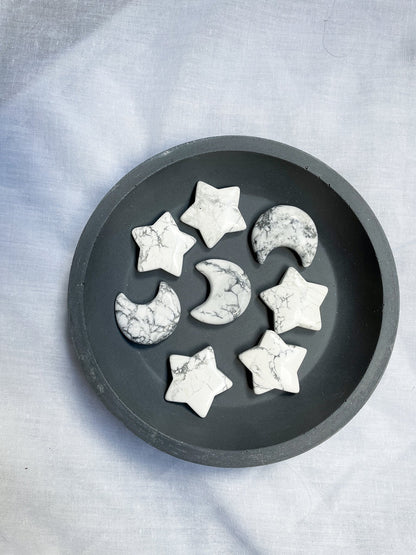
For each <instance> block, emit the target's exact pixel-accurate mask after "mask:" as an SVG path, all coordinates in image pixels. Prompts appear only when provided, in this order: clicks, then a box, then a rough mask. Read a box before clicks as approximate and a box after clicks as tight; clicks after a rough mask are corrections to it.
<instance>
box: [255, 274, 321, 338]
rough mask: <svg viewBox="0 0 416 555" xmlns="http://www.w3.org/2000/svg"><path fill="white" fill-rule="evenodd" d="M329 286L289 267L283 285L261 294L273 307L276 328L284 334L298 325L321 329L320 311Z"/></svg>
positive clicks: (266, 302)
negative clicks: (314, 281) (312, 281)
mask: <svg viewBox="0 0 416 555" xmlns="http://www.w3.org/2000/svg"><path fill="white" fill-rule="evenodd" d="M327 293H328V287H326V286H325V285H319V284H317V283H311V282H310V281H306V279H304V278H303V277H302V276H301V275H300V273H299V272H298V271H297V270H295V268H288V270H287V271H286V273H285V275H284V276H283V279H282V280H281V282H280V284H279V285H276V286H275V287H271V288H270V289H266V290H265V291H262V292H261V293H260V298H261V299H262V301H263V302H264V303H265V304H266V305H267V306H268V307H269V308H271V310H273V313H274V331H275V332H276V333H283V332H285V331H288V330H291V329H292V328H296V327H297V326H299V327H301V328H306V329H308V330H320V329H321V327H322V322H321V312H320V310H319V308H320V306H321V304H322V302H323V300H324V299H325V297H326V295H327Z"/></svg>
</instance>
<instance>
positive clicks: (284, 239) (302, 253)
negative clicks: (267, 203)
mask: <svg viewBox="0 0 416 555" xmlns="http://www.w3.org/2000/svg"><path fill="white" fill-rule="evenodd" d="M251 243H252V245H253V250H254V252H255V254H256V256H257V260H258V261H259V262H260V264H263V262H264V261H265V260H266V258H267V256H268V255H269V253H270V252H271V251H272V250H274V249H276V248H277V247H287V248H289V249H292V250H294V251H295V252H297V254H298V255H299V257H300V259H301V261H302V264H303V266H305V267H306V266H310V264H311V262H312V260H313V259H314V257H315V254H316V249H317V248H318V232H317V231H316V226H315V224H314V222H313V220H312V218H311V217H310V216H309V215H308V214H307V213H306V212H304V211H303V210H301V209H300V208H297V207H296V206H286V205H280V206H273V208H270V209H269V210H267V211H266V212H264V213H263V214H262V215H261V216H260V217H259V218H258V220H257V221H256V223H255V224H254V227H253V231H252V233H251Z"/></svg>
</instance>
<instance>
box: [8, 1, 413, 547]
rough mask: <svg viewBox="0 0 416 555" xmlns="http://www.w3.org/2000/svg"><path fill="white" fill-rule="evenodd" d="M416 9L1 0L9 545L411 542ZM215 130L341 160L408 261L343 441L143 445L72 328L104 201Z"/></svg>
mask: <svg viewBox="0 0 416 555" xmlns="http://www.w3.org/2000/svg"><path fill="white" fill-rule="evenodd" d="M415 10H416V5H415V2H413V1H407V0H402V1H398V0H390V1H388V0H378V1H374V2H364V1H360V0H356V1H348V0H346V1H341V0H339V1H337V2H335V1H333V0H328V1H323V0H319V1H316V0H315V1H310V0H304V1H290V0H286V1H279V2H277V1H272V0H270V1H268V0H252V1H250V0H245V1H238V0H234V1H231V0H229V1H186V0H182V1H172V0H169V1H168V0H166V1H161V0H147V1H141V2H133V1H130V2H129V1H121V0H118V1H114V0H113V1H111V2H100V1H98V0H96V1H93V0H90V1H88V0H79V1H76V0H70V1H66V2H53V1H50V0H45V1H42V2H40V1H36V0H35V1H12V0H8V1H7V0H2V2H1V7H0V18H1V24H0V25H1V36H0V39H1V47H0V48H1V57H2V59H1V66H0V67H1V80H0V89H1V99H2V102H1V107H0V172H1V173H0V175H1V177H0V187H1V196H0V215H1V219H0V260H1V270H0V271H1V274H0V275H1V288H0V295H1V316H0V318H1V320H0V331H1V360H0V388H1V403H0V434H1V436H0V440H1V442H0V472H1V480H0V551H1V552H2V553H17V554H26V553H27V554H36V553H41V554H43V553H46V554H48V553H88V554H104V553H128V554H130V553H132V554H133V553H138V552H141V553H195V552H198V553H319V554H328V555H332V554H333V553H335V552H337V550H339V549H342V550H343V552H344V553H377V554H378V553H399V554H407V553H411V552H414V551H415V549H416V541H415V529H416V505H415V493H416V491H415V490H416V488H415V486H416V476H415V465H416V440H415V425H416V376H415V366H416V364H415V360H416V346H415V324H414V315H415V311H416V301H415V298H416V296H415V286H416V280H415V271H416V267H415V246H416V241H415V239H416V231H415V227H416V225H415V209H416V197H415V182H416V163H415V157H416V140H415V137H416V112H415V90H416V89H415V85H416V16H415ZM217 134H248V135H257V136H262V137H267V138H271V139H276V140H278V141H282V142H285V143H288V144H290V145H293V146H296V147H298V148H301V149H303V150H305V151H307V152H309V153H311V154H313V155H315V156H317V157H318V158H320V159H321V160H323V161H324V162H326V163H327V164H329V165H330V166H332V167H333V168H334V169H336V170H337V171H338V172H339V173H341V174H342V175H343V176H344V177H345V178H346V179H347V180H349V181H350V183H352V184H353V186H354V187H355V188H356V189H357V190H358V191H359V192H360V193H361V194H362V195H363V196H364V198H365V199H366V200H367V202H368V203H369V204H370V206H371V207H372V208H373V210H374V211H375V213H376V215H377V217H378V218H379V220H380V222H381V224H382V225H383V227H384V229H385V231H386V234H387V236H388V238H389V240H390V243H391V245H392V248H393V251H394V254H395V258H396V262H397V266H398V271H399V278H400V286H401V297H402V312H401V323H400V328H399V334H398V338H397V342H396V346H395V350H394V352H393V355H392V358H391V361H390V364H389V366H388V369H387V371H386V374H385V376H384V377H383V379H382V381H381V383H380V385H379V387H378V389H377V390H376V392H375V394H374V395H373V396H372V398H371V399H370V401H369V402H368V404H367V405H366V406H365V407H364V408H363V409H362V410H361V412H360V413H359V414H358V415H357V416H356V417H355V418H354V420H353V421H352V422H351V423H350V424H349V425H348V426H347V427H345V428H344V429H343V430H342V431H340V432H339V433H338V434H336V436H334V437H333V438H331V439H330V440H328V441H327V442H325V443H324V444H322V445H321V446H319V447H317V448H315V449H313V450H312V451H310V452H308V453H306V454H304V455H302V456H299V457H297V458H295V459H292V460H289V461H286V462H283V463H279V464H275V465H272V466H269V467H260V468H251V469H238V470H226V469H225V470H224V469H214V468H206V467H199V466H197V465H192V464H189V463H186V462H182V461H180V460H176V459H174V458H173V457H170V456H169V455H166V454H163V453H161V452H159V451H157V450H156V449H154V448H152V447H149V446H148V445H146V444H145V443H144V442H142V441H141V440H140V439H138V438H136V437H135V436H133V435H132V434H131V433H130V432H129V431H128V430H127V429H125V428H124V426H123V425H122V424H121V423H120V422H118V421H117V420H116V419H115V418H114V417H113V416H112V415H111V414H110V413H108V412H107V410H106V409H105V408H104V406H102V404H101V402H100V401H99V400H98V398H97V397H96V396H95V394H94V392H93V391H92V390H91V389H90V387H89V386H88V385H87V384H86V382H85V380H84V377H83V375H82V374H81V372H80V370H79V367H78V364H77V361H76V360H75V357H74V354H73V352H72V349H71V346H70V345H69V342H68V337H67V331H66V306H65V303H66V288H67V280H68V272H69V268H70V264H71V259H72V255H73V252H74V249H75V246H76V243H77V241H78V238H79V235H80V233H81V231H82V229H83V227H84V225H85V223H86V221H87V219H88V217H89V215H90V214H91V212H92V211H93V210H94V208H95V206H96V205H97V203H98V202H99V200H100V199H101V198H102V196H103V195H104V194H105V193H106V192H107V191H108V190H109V189H110V187H112V185H113V184H114V183H115V182H116V181H117V180H118V179H119V178H121V177H122V176H123V175H124V174H125V173H126V172H127V171H128V170H130V169H131V168H132V167H134V166H135V165H137V164H138V163H140V162H141V161H143V160H145V159H146V158H147V157H149V156H150V155H152V154H155V153H157V152H159V151H161V150H163V149H165V148H167V147H170V146H173V145H175V144H178V143H181V142H184V141H187V140H191V139H195V138H199V137H203V136H209V135H217ZM335 371H336V369H335Z"/></svg>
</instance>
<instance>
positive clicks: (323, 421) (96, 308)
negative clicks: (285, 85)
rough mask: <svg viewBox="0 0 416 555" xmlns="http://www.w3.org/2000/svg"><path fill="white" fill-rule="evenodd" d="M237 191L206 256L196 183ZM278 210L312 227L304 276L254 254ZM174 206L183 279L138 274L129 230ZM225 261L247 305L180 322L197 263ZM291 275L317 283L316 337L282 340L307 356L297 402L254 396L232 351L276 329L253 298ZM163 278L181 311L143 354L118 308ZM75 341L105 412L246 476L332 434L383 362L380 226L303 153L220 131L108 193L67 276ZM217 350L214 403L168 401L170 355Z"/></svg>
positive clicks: (194, 287)
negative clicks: (243, 277)
mask: <svg viewBox="0 0 416 555" xmlns="http://www.w3.org/2000/svg"><path fill="white" fill-rule="evenodd" d="M198 180H203V181H206V182H208V183H210V184H211V185H214V186H215V187H226V186H231V185H238V186H239V187H240V188H241V199H240V211H241V213H242V214H243V216H244V218H245V220H246V222H247V230H246V231H242V232H238V233H232V234H228V235H226V236H225V237H224V238H223V239H222V240H221V241H220V242H219V243H218V244H217V245H216V246H215V247H214V248H212V249H208V248H207V247H206V246H205V245H204V243H203V241H202V239H201V237H200V236H199V234H198V232H197V231H196V230H195V229H193V228H190V227H188V226H186V225H185V224H182V223H180V222H179V217H180V215H181V214H182V213H183V212H184V210H185V209H186V208H187V207H188V206H189V204H190V203H191V202H192V200H193V198H194V190H195V184H196V182H197V181H198ZM276 204H289V205H294V206H298V207H299V208H301V209H302V210H304V211H306V212H307V213H308V214H309V215H310V216H311V217H312V218H313V220H314V221H315V223H316V226H317V230H318V234H319V246H318V251H317V254H316V257H315V259H314V261H313V263H312V264H311V266H310V267H309V268H306V269H304V268H302V267H301V265H300V261H299V260H298V259H297V257H296V255H295V254H294V253H293V252H292V251H289V250H288V249H284V248H279V249H276V250H274V251H273V252H272V253H271V254H270V255H269V256H268V258H267V260H266V262H265V263H264V264H263V265H260V264H258V263H257V262H256V260H255V258H254V255H253V252H252V250H251V247H250V232H251V228H252V226H253V224H254V223H255V221H256V219H257V218H258V217H259V215H260V214H261V213H262V212H264V211H265V210H267V209H268V208H270V207H272V206H274V205H276ZM166 210H169V211H170V212H171V213H172V215H173V217H174V218H175V219H176V221H177V222H178V223H179V227H180V229H181V230H182V231H185V232H186V233H189V234H191V235H193V236H194V237H196V238H197V243H196V245H195V246H194V247H193V248H192V249H191V250H190V251H189V252H188V253H187V254H186V255H185V257H184V267H183V272H182V275H181V276H180V277H178V278H176V277H174V276H171V275H170V274H167V273H166V272H164V271H162V270H159V271H152V272H147V273H138V272H137V270H136V263H137V248H136V246H135V243H134V241H133V239H132V237H131V230H132V228H133V227H135V226H140V225H149V224H152V223H153V222H154V221H155V220H156V219H157V218H158V217H159V216H160V215H161V214H162V213H163V212H164V211H166ZM207 258H224V259H227V260H231V261H233V262H235V263H237V264H238V265H239V266H241V267H242V268H243V269H244V271H245V272H246V273H247V274H248V276H249V278H250V281H251V284H252V300H251V302H250V304H249V306H248V308H247V310H246V311H245V312H244V314H243V315H242V316H241V317H240V318H238V319H237V320H236V321H234V322H233V323H231V324H227V325H225V326H209V325H206V324H202V323H200V322H198V321H196V320H194V319H193V318H191V316H189V311H190V309H192V308H194V307H195V306H197V305H198V304H200V303H201V302H202V301H203V300H204V299H205V297H206V295H207V290H208V285H207V283H206V281H205V278H204V277H203V276H202V275H201V274H199V273H198V272H197V271H196V270H195V268H194V266H195V264H196V263H197V262H199V261H201V260H204V259H207ZM288 266H294V267H295V268H296V269H297V270H299V271H300V272H301V273H302V275H303V277H305V278H306V279H308V280H309V281H312V282H316V283H320V284H323V285H326V286H327V287H328V288H329V293H328V296H327V298H326V299H325V301H324V303H323V305H322V307H321V315H322V330H321V331H319V332H313V331H308V330H304V329H300V328H297V329H294V330H292V331H290V332H287V333H285V334H282V338H283V339H284V340H285V341H286V342H287V343H291V344H295V345H300V346H302V347H305V348H307V349H308V353H307V355H306V357H305V360H304V362H303V364H302V366H301V367H300V370H299V379H300V385H301V391H300V393H299V394H298V395H292V394H287V393H284V392H280V391H272V392H269V393H267V394H264V395H255V394H254V393H253V390H252V384H251V377H250V373H249V372H248V371H247V370H246V368H245V367H244V366H243V365H242V364H241V362H240V361H239V360H238V358H237V355H238V353H241V352H242V351H244V350H246V349H248V348H250V347H252V346H254V345H255V344H257V342H258V341H259V339H260V337H261V335H262V334H263V332H264V331H265V330H266V329H268V328H271V327H272V315H271V313H270V311H268V309H267V308H266V306H265V305H264V304H263V303H262V302H261V300H260V299H259V298H258V294H259V292H260V291H263V290H264V289H266V288H268V287H272V286H273V285H276V284H277V282H278V281H279V280H280V279H281V277H282V275H283V273H284V272H285V270H286V269H287V267H288ZM161 280H164V281H166V282H167V283H169V284H171V285H172V286H173V288H174V290H175V291H176V292H177V294H178V296H179V299H180V301H181V305H182V316H181V319H180V322H179V324H178V327H177V329H176V331H175V332H174V333H173V334H172V335H171V336H170V337H169V338H168V339H167V340H166V341H164V342H162V343H160V344H158V345H154V346H147V347H141V346H139V345H135V344H133V343H131V342H130V341H128V340H127V339H126V338H125V337H124V336H123V335H122V334H121V332H120V331H119V329H118V328H117V325H116V322H115V317H114V299H115V297H116V295H117V294H118V293H119V292H124V293H125V294H126V295H127V296H128V297H129V298H130V299H132V300H133V301H134V302H136V303H146V302H149V301H150V300H151V299H152V298H153V297H154V295H155V294H156V292H157V287H158V284H159V282H160V281H161ZM68 307H69V318H70V333H71V336H72V339H73V343H74V345H75V349H76V352H77V354H78V357H79V359H80V361H81V364H82V367H83V369H84V371H85V374H86V377H87V379H88V380H89V382H91V384H92V385H93V387H94V388H95V390H96V392H97V394H98V395H99V396H100V397H101V399H102V400H103V402H104V403H105V405H106V406H107V407H108V408H109V409H110V410H111V411H112V412H113V413H114V414H115V415H116V416H118V417H119V418H120V419H121V420H122V421H123V422H124V423H125V424H126V426H128V427H129V428H130V429H131V430H132V431H133V432H134V433H135V434H137V435H138V436H139V437H141V438H142V439H144V440H145V441H147V442H148V443H150V444H151V445H153V446H155V447H157V448H158V449H161V450H163V451H166V452H167V453H170V454H171V455H174V456H176V457H179V458H182V459H185V460H188V461H192V462H195V463H200V464H206V465H212V466H223V467H244V466H254V465H261V464H268V463H274V462H277V461H280V460H283V459H287V458H289V457H293V456H295V455H298V454H300V453H302V452H304V451H306V450H308V449H310V448H312V447H314V446H316V445H318V444H319V443H321V442H322V441H324V440H326V439H327V438H329V437H330V436H331V435H332V434H334V433H335V432H336V431H337V430H339V429H340V428H341V427H342V426H344V424H346V423H347V422H348V421H349V420H350V419H351V418H352V417H353V416H354V415H355V414H356V413H357V412H358V410H359V409H360V408H361V407H362V406H363V405H364V403H365V402H366V401H367V399H368V398H369V397H370V395H371V393H372V392H373V390H374V388H375V387H376V385H377V383H378V381H379V380H380V378H381V376H382V374H383V372H384V369H385V367H386V365H387V362H388V359H389V357H390V354H391V351H392V348H393V343H394V339H395V335H396V330H397V323H398V315H399V289H398V281H397V274H396V269H395V264H394V260H393V256H392V253H391V250H390V247H389V244H388V242H387V239H386V237H385V235H384V233H383V230H382V228H381V226H380V224H379V223H378V221H377V219H376V217H375V216H374V214H373V212H372V211H371V209H370V208H369V207H368V205H367V204H366V203H365V201H364V200H363V199H362V198H361V197H360V195H359V194H358V193H357V192H356V191H355V190H354V189H353V187H352V186H351V185H349V184H348V183H347V182H346V181H345V180H344V179H343V178H342V177H341V176H340V175H338V174H337V173H336V172H335V171H334V170H332V169H331V168H329V167H328V166H326V165H325V164H323V163H322V162H320V161H319V160H317V159H316V158H314V157H313V156H310V155H309V154H306V153H304V152H302V151H300V150H297V149H295V148H292V147H290V146H287V145H284V144H280V143H277V142H274V141H270V140H265V139H260V138H254V137H243V136H223V137H212V138H207V139H201V140H198V141H193V142H190V143H186V144H183V145H180V146H177V147H175V148H172V149H170V150H167V151H165V152H162V153H161V154H158V155H157V156H155V157H153V158H151V159H150V160H147V161H146V162H144V163H143V164H141V165H139V166H138V167H137V168H135V169H134V170H132V171H131V172H130V173H129V174H128V175H126V176H125V177H123V178H122V179H121V181H119V183H118V184H117V185H116V186H115V187H114V188H113V189H112V190H111V191H110V192H109V193H108V194H107V195H106V197H105V198H104V199H103V200H102V201H101V203H100V204H99V206H98V207H97V209H96V210H95V211H94V213H93V214H92V216H91V218H90V220H89V221H88V223H87V225H86V227H85V229H84V231H83V233H82V236H81V238H80V240H79V243H78V246H77V249H76V252H75V255H74V260H73V264H72V268H71V274H70V280H69V294H68ZM207 345H212V346H213V348H214V350H215V354H216V359H217V365H218V367H219V368H220V369H221V370H222V371H223V372H224V373H225V374H226V375H227V376H228V377H229V378H230V379H231V380H232V381H233V383H234V385H233V387H232V388H231V389H230V390H228V391H227V392H225V393H223V394H221V395H219V396H217V397H216V398H215V400H214V403H213V405H212V407H211V410H210V412H209V413H208V416H207V417H206V418H205V419H201V418H199V417H198V416H196V415H195V413H193V412H192V410H191V409H190V408H189V407H188V406H187V405H184V404H176V403H168V402H166V401H165V400H164V395H165V392H166V389H167V387H168V385H169V383H170V380H171V378H170V369H169V365H168V357H169V355H170V354H173V353H177V354H183V355H188V356H191V355H193V354H194V353H195V352H197V351H199V350H201V349H202V348H204V347H206V346H207Z"/></svg>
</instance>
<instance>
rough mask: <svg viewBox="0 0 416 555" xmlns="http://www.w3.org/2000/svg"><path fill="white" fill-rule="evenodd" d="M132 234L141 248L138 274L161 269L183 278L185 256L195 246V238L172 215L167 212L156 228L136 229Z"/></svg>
mask: <svg viewBox="0 0 416 555" xmlns="http://www.w3.org/2000/svg"><path fill="white" fill-rule="evenodd" d="M131 233H132V235H133V239H134V240H135V241H136V243H137V244H138V246H139V247H140V252H139V259H138V261H137V270H138V271H139V272H148V271H150V270H157V269H159V268H161V269H162V270H166V271H167V272H169V273H170V274H173V275H174V276H180V275H181V273H182V264H183V256H184V254H185V253H186V252H188V251H189V249H190V248H192V247H193V246H194V244H195V243H196V239H195V238H194V237H192V236H191V235H188V234H187V233H183V231H181V230H180V229H179V228H178V226H177V224H176V222H175V220H174V219H173V217H172V215H171V214H170V212H165V213H164V214H163V215H162V216H160V218H159V219H158V220H157V221H156V222H155V223H154V224H153V225H145V226H142V227H135V228H134V229H133V230H132V232H131Z"/></svg>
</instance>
